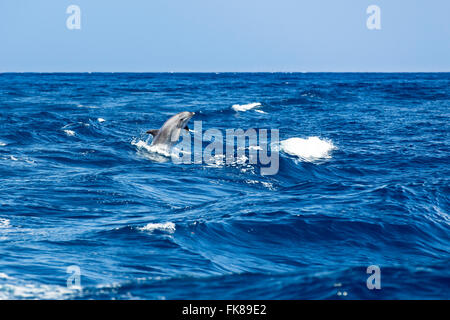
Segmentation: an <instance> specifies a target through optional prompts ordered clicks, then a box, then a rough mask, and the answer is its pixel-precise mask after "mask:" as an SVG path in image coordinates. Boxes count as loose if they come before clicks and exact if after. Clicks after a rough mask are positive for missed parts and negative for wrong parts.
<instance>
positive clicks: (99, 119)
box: [97, 118, 106, 123]
mask: <svg viewBox="0 0 450 320" xmlns="http://www.w3.org/2000/svg"><path fill="white" fill-rule="evenodd" d="M97 121H98V122H100V123H102V122H105V121H106V120H105V119H103V118H98V119H97Z"/></svg>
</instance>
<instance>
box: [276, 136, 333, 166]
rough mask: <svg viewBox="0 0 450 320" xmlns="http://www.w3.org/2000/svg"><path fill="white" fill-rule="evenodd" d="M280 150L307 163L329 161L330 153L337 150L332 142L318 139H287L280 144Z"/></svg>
mask: <svg viewBox="0 0 450 320" xmlns="http://www.w3.org/2000/svg"><path fill="white" fill-rule="evenodd" d="M280 148H281V150H282V151H284V152H285V153H287V154H289V155H291V156H296V157H298V158H299V159H300V160H303V161H307V162H313V161H316V160H320V159H329V158H331V151H333V150H335V149H337V147H336V146H335V145H334V144H333V142H332V141H330V140H322V139H320V138H319V137H309V138H307V139H302V138H289V139H286V140H283V141H281V142H280Z"/></svg>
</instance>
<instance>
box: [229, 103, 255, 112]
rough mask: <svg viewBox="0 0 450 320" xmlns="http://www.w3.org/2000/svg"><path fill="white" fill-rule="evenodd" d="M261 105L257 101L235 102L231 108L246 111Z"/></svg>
mask: <svg viewBox="0 0 450 320" xmlns="http://www.w3.org/2000/svg"><path fill="white" fill-rule="evenodd" d="M259 106H261V103H259V102H253V103H249V104H242V105H241V104H235V105H233V106H232V107H231V108H232V109H233V110H234V111H248V110H250V109H253V108H256V107H259Z"/></svg>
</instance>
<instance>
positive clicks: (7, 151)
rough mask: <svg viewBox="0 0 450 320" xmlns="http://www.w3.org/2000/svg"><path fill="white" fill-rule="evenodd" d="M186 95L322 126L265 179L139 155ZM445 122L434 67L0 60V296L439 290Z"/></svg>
mask: <svg viewBox="0 0 450 320" xmlns="http://www.w3.org/2000/svg"><path fill="white" fill-rule="evenodd" d="M253 102H259V103H261V106H259V107H257V108H255V109H251V110H248V111H235V110H233V109H232V106H233V105H235V104H240V105H245V104H248V103H253ZM185 110H187V111H194V112H196V115H195V117H194V118H193V119H192V120H191V123H192V122H193V121H194V120H197V121H200V120H201V121H202V122H203V130H206V129H210V128H217V129H220V130H222V131H225V129H228V128H243V129H247V128H269V129H270V128H272V129H279V130H280V140H286V139H288V138H293V137H297V138H301V139H308V138H310V137H318V138H319V139H320V140H314V139H312V140H311V139H310V140H308V141H309V142H305V141H304V140H302V141H303V142H305V143H306V145H305V144H302V145H296V146H294V150H292V148H291V149H290V150H285V151H284V152H281V153H280V168H279V172H278V174H277V175H273V176H263V175H261V174H260V172H259V170H258V166H257V165H255V166H245V165H239V164H235V165H223V166H207V165H204V164H192V165H178V164H174V163H173V162H172V161H171V160H169V161H166V162H155V161H152V160H150V159H149V157H147V156H146V150H145V148H144V149H143V148H140V147H139V146H138V145H137V144H138V143H139V142H141V143H143V142H144V141H146V139H147V136H146V135H145V134H144V132H145V131H146V130H148V129H153V128H158V127H160V126H161V125H162V123H163V122H164V121H165V120H167V119H168V118H169V117H170V116H171V115H173V114H175V113H178V112H180V111H185ZM258 111H259V112H258ZM261 111H262V112H261ZM99 118H100V119H99ZM103 120H104V121H103ZM449 120H450V74H445V73H443V74H278V73H275V74H0V204H1V207H0V298H3V299H4V298H61V299H64V298H82V299H84V298H88V299H112V298H122V299H129V298H136V299H164V298H165V299H187V298H193V299H196V298H204V299H322V298H327V299H365V298H374V299H391V298H407V299H410V298H411V299H415V298H444V299H448V298H449V284H450V273H449V271H448V265H449V262H450V259H449V258H450V255H449V250H450V246H449V240H450V236H449V231H450V228H449V222H450V216H449V190H450V188H449V176H450V157H449V155H450V139H449V129H450V128H449ZM314 141H316V143H317V141H326V142H328V143H330V144H331V145H333V146H334V147H335V148H333V149H330V150H328V152H327V153H326V154H324V155H323V157H320V159H313V160H307V159H299V158H298V157H297V156H296V155H295V153H297V154H298V155H302V154H305V152H306V153H307V150H305V149H304V148H305V146H306V147H311V148H313V149H314V148H316V147H317V144H315V142H314ZM308 143H309V144H308ZM287 151H290V152H287ZM293 151H294V152H293ZM288 153H290V154H288ZM71 265H76V266H78V267H79V268H80V271H81V285H82V288H83V290H82V291H79V290H75V289H68V288H66V281H67V278H68V277H69V274H67V273H66V269H67V267H68V266H71ZM369 265H378V266H379V267H380V268H381V286H382V289H381V290H369V289H367V287H366V280H367V278H368V276H369V275H368V274H366V268H367V267H368V266H369Z"/></svg>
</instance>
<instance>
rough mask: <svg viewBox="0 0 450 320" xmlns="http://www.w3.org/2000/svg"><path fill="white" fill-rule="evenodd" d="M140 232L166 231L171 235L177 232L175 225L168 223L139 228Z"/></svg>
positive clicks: (150, 224) (151, 224)
mask: <svg viewBox="0 0 450 320" xmlns="http://www.w3.org/2000/svg"><path fill="white" fill-rule="evenodd" d="M137 229H138V230H140V231H149V232H153V231H154V230H159V231H165V232H169V233H174V232H175V223H173V222H166V223H149V224H147V225H146V226H143V227H138V228H137Z"/></svg>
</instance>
